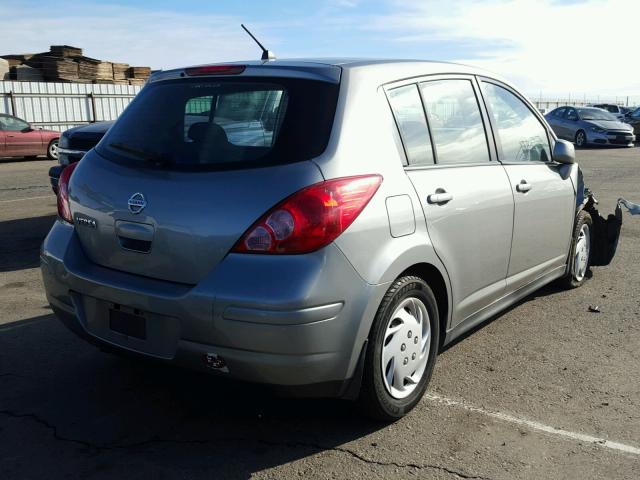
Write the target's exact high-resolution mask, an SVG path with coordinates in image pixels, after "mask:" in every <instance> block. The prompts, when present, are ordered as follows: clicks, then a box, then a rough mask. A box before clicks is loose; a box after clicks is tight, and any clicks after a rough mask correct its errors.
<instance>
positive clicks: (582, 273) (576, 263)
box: [562, 210, 593, 288]
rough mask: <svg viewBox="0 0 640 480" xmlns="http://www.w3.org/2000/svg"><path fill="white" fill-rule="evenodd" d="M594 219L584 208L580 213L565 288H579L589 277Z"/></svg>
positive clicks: (564, 282) (574, 231)
mask: <svg viewBox="0 0 640 480" xmlns="http://www.w3.org/2000/svg"><path fill="white" fill-rule="evenodd" d="M592 232H593V220H592V219H591V215H589V214H588V213H587V212H585V211H584V210H583V211H581V212H580V213H579V214H578V218H577V219H576V225H575V228H574V229H573V240H572V241H571V251H570V252H569V271H568V272H567V275H566V276H565V277H564V278H563V279H562V283H563V286H564V287H565V288H577V287H579V286H581V285H582V284H583V283H584V282H585V280H586V279H587V273H588V272H589V267H590V266H591V250H592V248H591V247H592V246H593V240H592V238H593V235H592Z"/></svg>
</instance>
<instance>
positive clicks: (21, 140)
mask: <svg viewBox="0 0 640 480" xmlns="http://www.w3.org/2000/svg"><path fill="white" fill-rule="evenodd" d="M59 137H60V132H54V131H51V130H42V129H39V128H33V127H32V126H31V125H30V124H29V122H26V121H24V120H22V119H21V118H18V117H14V116H13V115H6V114H0V157H37V156H38V155H46V156H47V157H49V158H50V159H51V160H55V159H56V158H58V138H59Z"/></svg>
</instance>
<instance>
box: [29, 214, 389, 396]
mask: <svg viewBox="0 0 640 480" xmlns="http://www.w3.org/2000/svg"><path fill="white" fill-rule="evenodd" d="M41 268H42V275H43V280H44V284H45V290H46V293H47V298H48V300H49V302H50V304H51V306H52V307H53V309H54V311H55V313H56V314H57V316H58V317H59V318H60V320H62V321H63V323H64V324H65V325H67V326H68V327H69V328H70V329H71V330H72V331H74V332H75V333H77V334H78V335H80V336H81V337H82V338H85V339H86V340H88V341H90V342H92V343H94V344H98V345H104V346H109V347H112V348H120V349H124V350H127V351H130V352H135V353H137V354H140V355H145V356H148V357H154V358H157V359H159V360H162V361H166V362H171V363H176V364H179V365H183V366H187V367H190V368H194V369H198V370H203V371H208V372H213V373H217V374H220V375H225V376H230V377H233V378H237V379H240V380H245V381H251V382H259V383H266V384H272V385H277V386H281V387H287V389H288V390H291V391H292V393H297V394H301V395H309V394H311V395H319V396H340V395H342V394H343V393H344V391H345V389H346V387H347V385H348V380H349V379H350V378H351V377H353V375H354V372H355V369H356V364H357V362H358V358H359V356H360V352H361V350H362V347H363V345H364V342H365V340H366V338H367V335H368V332H369V328H370V323H371V320H372V318H373V316H374V315H375V311H376V309H377V306H378V305H379V302H380V301H381V299H382V296H383V295H384V292H385V291H386V289H387V285H370V284H367V283H366V282H364V281H363V280H362V278H360V277H359V276H358V274H357V273H356V272H355V270H354V269H353V267H352V266H351V264H350V263H349V262H348V261H347V259H346V258H345V257H344V255H343V254H342V253H341V251H340V250H339V249H338V248H337V247H335V246H334V245H330V246H329V247H327V248H325V249H322V250H321V251H318V252H314V253H312V254H308V255H295V256H294V255H292V256H280V257H270V256H264V255H228V256H227V257H226V258H225V259H224V260H223V261H222V262H221V263H220V264H219V265H218V266H217V267H216V268H215V269H214V270H213V271H212V272H211V274H210V275H208V276H207V277H206V278H205V279H204V280H202V281H201V282H200V283H199V284H198V285H195V286H189V285H184V284H174V283H170V282H165V281H159V280H153V279H149V278H144V277H141V276H138V275H131V274H128V273H124V272H119V271H115V270H110V269H107V268H103V267H100V266H98V265H95V264H93V263H91V262H90V261H89V260H88V259H87V258H86V257H85V255H84V254H83V252H82V247H81V245H80V243H79V242H78V238H77V236H76V234H75V230H74V228H73V226H71V225H68V224H66V223H63V222H60V221H58V222H56V223H55V225H54V227H53V228H52V230H51V232H50V233H49V235H48V236H47V238H46V239H45V241H44V243H43V246H42V250H41ZM115 306H117V308H122V309H125V310H131V311H134V309H135V310H137V311H139V312H142V313H141V314H142V315H144V316H145V319H146V325H147V338H146V339H145V340H141V339H138V338H134V337H130V336H126V335H123V334H121V333H118V332H115V331H113V330H111V328H110V324H109V310H110V308H114V307H115ZM212 358H213V359H223V360H224V362H222V363H221V362H211V361H210V360H211V359H212Z"/></svg>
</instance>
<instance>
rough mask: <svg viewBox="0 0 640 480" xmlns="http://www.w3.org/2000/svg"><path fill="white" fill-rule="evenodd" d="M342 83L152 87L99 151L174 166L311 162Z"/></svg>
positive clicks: (187, 82)
mask: <svg viewBox="0 0 640 480" xmlns="http://www.w3.org/2000/svg"><path fill="white" fill-rule="evenodd" d="M337 95H338V85H335V84H330V83H326V82H320V81H312V80H301V79H283V78H278V79H267V78H260V79H258V78H249V77H247V78H233V79H206V80H204V79H181V80H174V81H166V82H158V83H157V84H154V83H151V84H149V85H147V86H146V87H145V88H144V89H143V90H142V91H141V92H140V94H139V95H138V96H137V97H136V99H135V100H134V101H133V102H132V103H131V104H130V105H129V107H128V108H127V110H126V111H125V113H124V114H123V115H122V117H121V118H120V119H119V120H118V121H117V122H116V124H115V125H114V126H113V127H112V128H111V129H110V130H109V132H108V133H107V134H106V135H105V137H104V138H103V140H102V141H101V142H100V144H99V145H98V147H96V149H97V150H98V153H100V154H101V155H103V156H106V157H107V158H109V159H112V160H115V161H120V162H125V163H132V162H138V163H143V164H146V165H147V166H156V167H162V168H171V169H203V168H204V169H215V168H223V169H229V168H248V167H258V166H266V165H273V164H282V163H289V162H295V161H301V160H307V159H310V158H313V157H315V156H318V155H320V154H321V153H322V152H323V151H324V149H325V147H326V144H327V142H328V140H329V135H330V132H331V127H332V123H333V116H334V113H335V107H336V102H337Z"/></svg>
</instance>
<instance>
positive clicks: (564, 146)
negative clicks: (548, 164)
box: [551, 140, 576, 165]
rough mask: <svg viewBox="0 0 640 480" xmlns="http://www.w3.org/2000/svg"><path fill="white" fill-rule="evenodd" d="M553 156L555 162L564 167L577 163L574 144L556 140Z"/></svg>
mask: <svg viewBox="0 0 640 480" xmlns="http://www.w3.org/2000/svg"><path fill="white" fill-rule="evenodd" d="M551 156H552V159H553V161H554V162H558V163H562V164H564V165H571V164H572V163H576V150H575V148H573V143H570V142H567V141H566V140H556V144H555V145H554V146H553V154H552V155H551Z"/></svg>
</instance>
